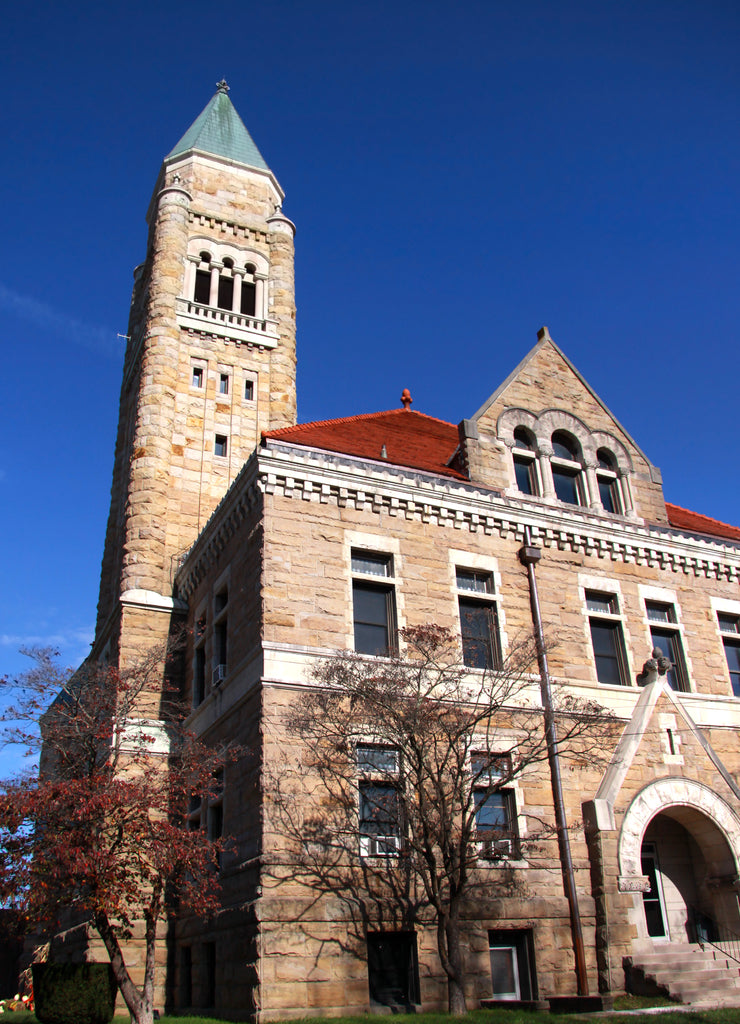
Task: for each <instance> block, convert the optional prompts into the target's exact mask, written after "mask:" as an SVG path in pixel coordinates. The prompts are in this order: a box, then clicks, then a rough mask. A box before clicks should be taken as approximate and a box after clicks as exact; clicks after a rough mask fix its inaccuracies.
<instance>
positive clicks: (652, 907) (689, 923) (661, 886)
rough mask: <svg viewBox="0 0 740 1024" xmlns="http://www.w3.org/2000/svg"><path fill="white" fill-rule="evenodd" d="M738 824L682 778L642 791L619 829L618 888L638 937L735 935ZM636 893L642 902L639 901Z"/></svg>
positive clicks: (712, 797) (739, 918) (708, 793)
mask: <svg viewBox="0 0 740 1024" xmlns="http://www.w3.org/2000/svg"><path fill="white" fill-rule="evenodd" d="M735 850H740V818H738V816H737V815H736V814H735V812H734V811H733V810H732V808H730V806H729V805H728V804H727V803H726V802H725V801H724V800H722V799H721V798H720V797H719V796H717V794H716V793H714V792H712V790H710V789H708V788H707V787H706V786H703V785H701V784H700V783H695V782H689V781H688V780H685V779H663V780H660V781H659V782H656V783H652V784H651V785H650V786H647V787H646V788H645V789H644V790H642V791H641V792H640V793H639V794H638V795H637V797H635V799H634V800H633V802H632V804H631V806H630V808H629V810H628V811H627V814H626V815H625V819H624V822H623V824H622V830H621V834H620V844H619V861H620V880H619V881H620V889H622V891H631V892H634V893H635V898H636V905H635V910H636V911H637V913H636V916H635V918H634V920H635V923H636V925H637V931H638V935H639V937H640V938H645V939H651V940H652V941H653V942H687V941H689V942H694V941H697V938H699V937H701V932H702V930H704V934H705V936H706V937H709V938H711V937H712V936H711V934H710V933H711V932H712V931H713V930H715V929H716V928H718V927H719V928H722V929H725V928H729V929H730V930H732V931H733V932H736V933H740V908H739V906H738V896H737V887H738V881H739V880H738V868H737V859H736V856H735V852H734V851H735ZM638 893H639V896H638Z"/></svg>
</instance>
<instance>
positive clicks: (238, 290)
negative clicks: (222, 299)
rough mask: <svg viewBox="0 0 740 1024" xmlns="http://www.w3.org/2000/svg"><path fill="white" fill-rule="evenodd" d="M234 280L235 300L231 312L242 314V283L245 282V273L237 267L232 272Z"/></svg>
mask: <svg viewBox="0 0 740 1024" xmlns="http://www.w3.org/2000/svg"><path fill="white" fill-rule="evenodd" d="M231 275H232V277H233V278H234V298H233V299H232V302H231V312H232V313H241V311H242V281H243V280H244V271H243V270H237V269H236V267H234V269H233V270H232V272H231Z"/></svg>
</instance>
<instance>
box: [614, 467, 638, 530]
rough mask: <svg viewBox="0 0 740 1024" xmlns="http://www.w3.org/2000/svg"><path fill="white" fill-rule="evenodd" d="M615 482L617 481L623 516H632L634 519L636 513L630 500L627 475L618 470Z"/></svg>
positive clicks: (630, 491) (630, 492)
mask: <svg viewBox="0 0 740 1024" xmlns="http://www.w3.org/2000/svg"><path fill="white" fill-rule="evenodd" d="M617 480H618V481H619V489H620V491H621V492H622V504H623V506H624V514H625V515H626V516H632V518H633V519H634V518H636V516H637V513H636V512H635V503H634V501H633V499H632V487H631V486H630V478H629V474H628V473H625V471H624V470H623V469H618V470H617Z"/></svg>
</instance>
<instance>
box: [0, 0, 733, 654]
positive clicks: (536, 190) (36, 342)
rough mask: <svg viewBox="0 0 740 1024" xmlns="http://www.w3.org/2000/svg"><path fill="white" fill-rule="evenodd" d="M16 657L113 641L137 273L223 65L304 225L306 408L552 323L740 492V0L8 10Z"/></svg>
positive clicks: (464, 397) (477, 371) (3, 622)
mask: <svg viewBox="0 0 740 1024" xmlns="http://www.w3.org/2000/svg"><path fill="white" fill-rule="evenodd" d="M3 30H4V37H5V39H4V60H3V65H2V68H1V69H0V81H1V82H2V93H3V97H4V102H3V104H2V106H1V107H0V122H1V123H2V136H3V138H4V145H3V146H2V153H1V154H0V181H2V186H3V199H4V203H3V207H4V215H3V228H4V231H3V238H4V243H5V260H4V272H3V275H2V278H1V279H0V325H1V332H0V338H1V339H2V355H3V370H4V378H5V388H4V395H3V402H2V417H3V421H4V422H3V429H2V433H1V434H0V437H1V438H2V444H1V446H0V516H1V517H2V529H1V531H0V543H1V544H2V551H1V555H2V566H3V586H2V588H1V590H0V674H2V673H4V672H14V671H16V670H17V669H18V668H19V667H20V665H21V659H20V658H19V656H18V654H17V649H18V647H19V646H20V645H21V644H24V643H25V644H29V643H31V644H33V643H39V644H47V643H49V644H53V645H55V646H57V647H59V648H60V650H61V652H62V656H63V658H64V659H65V660H66V661H67V662H70V663H72V662H77V661H79V660H80V659H81V658H82V657H83V656H84V654H85V652H86V651H87V650H88V649H89V647H88V645H89V642H90V640H91V638H92V630H93V627H94V620H95V606H96V601H97V589H98V575H99V568H100V559H101V556H102V548H103V536H104V528H105V519H106V515H107V508H108V501H109V488H110V478H111V470H112V459H113V444H114V437H115V427H116V418H117V404H118V392H119V386H120V371H121V359H122V347H121V342H120V341H119V340H118V339H117V337H116V335H117V334H118V333H121V334H124V333H125V332H126V325H127V312H128V303H129V298H130V288H131V281H132V276H131V274H132V270H133V268H134V266H135V265H136V264H137V263H139V262H141V260H142V259H143V258H144V254H145V243H146V225H145V221H144V215H145V212H146V208H147V204H148V202H149V198H150V195H151V190H152V188H153V185H154V181H155V178H156V175H157V171H158V167H159V164H160V162H161V159H162V157H163V156H164V154H165V153H166V152H167V151H168V150H169V149H170V148H171V147H172V146H173V145H174V143H175V142H176V141H177V140H178V138H179V137H180V136H181V135H182V133H183V132H184V131H185V129H186V128H187V126H188V125H189V124H190V123H191V122H192V120H193V119H194V118H195V117H196V115H197V114H198V113H199V112H200V110H201V109H202V108H203V107H204V106H205V105H206V103H207V102H208V100H209V99H210V97H211V96H212V95H213V93H214V92H215V84H216V82H217V81H218V80H219V79H220V78H222V77H226V79H227V80H228V82H229V84H230V86H231V94H230V95H231V98H232V100H233V102H234V104H235V105H236V107H237V109H238V110H239V112H240V113H241V115H242V117H243V119H244V121H245V123H246V124H247V127H248V128H249V129H250V131H251V133H252V135H253V136H254V139H255V141H256V142H257V145H258V146H259V148H260V150H261V152H262V153H263V155H264V157H265V158H266V160H267V162H268V163H269V165H270V166H271V168H272V169H273V170H274V172H275V173H276V175H277V177H278V179H279V180H280V182H281V184H282V185H283V188H284V189H285V191H286V193H287V199H286V203H285V211H286V213H287V214H288V215H289V216H290V217H291V218H292V219H293V220H294V221H295V222H296V224H297V228H298V233H297V238H296V245H297V265H296V270H297V301H298V331H299V334H298V345H299V348H298V356H299V376H298V389H299V390H298V395H299V417H300V419H301V420H303V421H306V420H311V419H323V418H328V417H335V416H342V415H347V414H353V413H357V412H369V411H373V410H377V409H386V408H393V407H396V406H397V405H398V399H399V396H400V393H401V390H402V388H404V387H408V388H410V389H411V393H412V395H413V397H414V406H413V407H414V408H415V409H419V410H421V411H423V412H427V413H430V414H432V415H435V416H439V417H441V418H443V419H447V420H450V421H452V422H458V421H459V420H460V419H462V418H463V417H465V416H470V415H472V414H473V413H474V412H475V411H476V409H478V408H479V406H480V405H481V404H482V403H483V401H484V400H485V399H486V397H487V396H488V395H489V394H490V393H491V392H492V391H493V390H494V388H495V387H496V385H497V384H498V383H499V382H500V381H501V380H502V379H503V378H504V377H505V376H506V375H507V374H508V373H509V372H510V370H511V369H512V368H513V367H514V366H515V365H516V364H517V363H518V362H519V361H520V359H521V358H522V357H523V356H524V355H525V353H526V352H527V351H528V350H529V348H530V347H531V346H532V345H533V344H534V343H535V341H536V332H537V329H538V328H539V327H540V326H541V325H542V324H547V325H548V326H549V328H550V331H551V333H552V335H553V337H554V339H555V340H556V341H557V342H558V344H559V345H560V346H561V347H562V348H563V349H564V351H565V352H566V354H567V355H568V356H569V357H570V358H571V359H572V360H573V362H574V363H575V364H576V366H577V367H578V368H579V369H580V370H581V372H582V373H583V374H584V376H585V377H586V378H587V380H589V382H590V383H591V384H592V386H593V387H594V388H595V389H596V391H597V392H598V393H599V394H600V395H601V396H602V398H603V399H604V401H605V402H606V404H607V405H608V406H609V407H610V408H611V409H612V411H613V412H614V413H615V415H616V416H617V417H618V418H619V419H620V420H621V422H622V423H623V424H624V426H625V427H626V428H627V429H628V430H629V431H630V433H631V434H632V435H633V436H634V437H635V439H636V440H637V441H638V443H640V444H641V446H642V447H643V449H644V450H645V451H646V452H647V454H648V455H649V457H650V458H651V459H652V460H653V461H654V462H655V463H656V464H657V465H659V466H660V467H661V469H662V470H663V474H664V481H665V491H666V496H667V497H668V499H669V500H672V501H674V502H675V503H677V504H680V505H683V506H686V507H689V508H693V509H695V510H697V511H701V512H704V513H706V514H709V515H712V516H715V517H717V518H719V519H723V520H725V521H729V522H735V523H737V522H740V513H738V496H739V495H738V491H739V490H740V482H739V475H738V461H739V455H738V446H737V443H736V441H735V440H733V439H734V438H735V437H736V419H737V409H736V395H737V390H738V384H737V376H738V361H739V359H738V341H737V335H738V328H739V326H740V299H739V298H738V288H737V281H738V270H739V269H740V268H739V266H738V244H739V243H738V239H739V238H740V231H739V230H738V209H739V204H738V193H739V191H740V185H739V184H738V183H739V182H740V173H739V172H740V167H739V163H740V133H739V132H738V99H739V98H740V90H739V88H738V86H739V82H740V63H739V62H738V60H737V46H738V36H739V30H740V7H738V5H737V3H735V2H726V3H725V2H713V0H703V2H702V3H698V2H696V0H691V2H682V0H665V2H662V0H640V2H632V3H631V2H625V0H620V2H610V0H600V2H598V3H594V2H593V0H591V2H588V3H586V2H584V3H581V2H569V0H562V2H560V3H554V2H552V3H547V2H544V0H532V2H526V0H517V2H516V3H512V2H510V0H507V2H499V0H487V2H478V0H471V2H468V0H460V2H458V3H456V4H452V3H450V2H445V3H441V2H437V0H396V2H394V3H391V2H387V0H377V2H374V3H372V4H368V3H359V2H354V0H310V2H309V0H305V2H304V0H268V2H263V3H260V4H257V3H254V2H245V3H242V4H239V5H215V4H203V3H202V2H199V3H194V2H192V0H178V2H177V3H175V2H171V0H164V2H159V0H148V2H147V3H142V2H140V0H131V2H130V3H128V4H126V5H114V4H101V3H99V2H98V0H96V2H94V3H93V2H90V0H77V2H76V3H75V4H73V5H68V4H59V3H57V2H50V0H46V2H44V0H40V2H36V3H34V4H33V5H21V4H13V5H10V6H9V7H8V8H7V9H6V10H5V11H4V13H3Z"/></svg>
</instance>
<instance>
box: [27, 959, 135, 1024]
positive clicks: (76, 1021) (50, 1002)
mask: <svg viewBox="0 0 740 1024" xmlns="http://www.w3.org/2000/svg"><path fill="white" fill-rule="evenodd" d="M117 991H118V986H117V985H116V979H115V978H114V977H113V968H112V967H111V965H110V964H87V963H84V964H54V963H46V964H34V965H33V998H34V1004H35V1012H36V1018H37V1019H38V1020H39V1021H41V1024H109V1022H110V1021H111V1020H113V1011H114V1009H115V1005H116V993H117Z"/></svg>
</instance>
